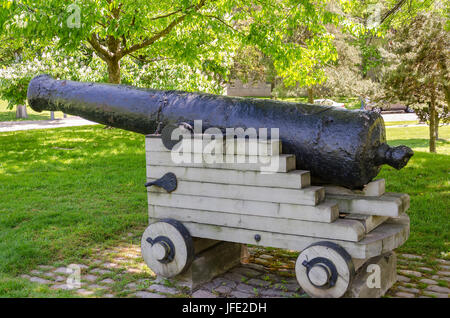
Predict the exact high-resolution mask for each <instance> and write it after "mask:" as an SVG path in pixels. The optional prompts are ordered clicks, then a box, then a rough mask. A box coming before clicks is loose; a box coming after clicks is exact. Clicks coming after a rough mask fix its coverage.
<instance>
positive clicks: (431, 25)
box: [385, 2, 450, 152]
mask: <svg viewBox="0 0 450 318" xmlns="http://www.w3.org/2000/svg"><path fill="white" fill-rule="evenodd" d="M448 8H449V5H448V3H447V7H444V6H443V5H442V3H440V2H436V3H435V6H434V7H433V9H432V10H430V11H424V12H421V13H420V14H418V15H417V16H416V17H415V18H414V19H413V21H412V22H411V23H410V24H408V25H405V26H404V27H403V28H402V29H400V30H398V31H397V32H396V34H395V35H393V37H392V41H391V50H390V51H391V53H393V57H392V58H391V60H393V61H394V63H393V67H391V69H390V70H389V71H388V72H387V75H386V81H385V86H386V90H387V97H389V98H390V99H391V100H395V99H397V100H400V101H402V102H404V103H406V104H407V105H411V106H413V107H414V108H415V109H416V110H417V111H416V112H417V113H418V114H419V115H420V116H421V117H422V119H424V120H427V122H428V123H429V127H430V143H429V144H430V146H429V148H430V152H436V139H437V137H438V129H439V121H440V120H442V121H444V122H446V121H448V119H449V112H448V111H449V103H450V86H449V85H450V75H449V72H448V69H449V64H450V33H449V29H448V24H447V23H448V19H447V17H446V14H448V12H449V11H448Z"/></svg>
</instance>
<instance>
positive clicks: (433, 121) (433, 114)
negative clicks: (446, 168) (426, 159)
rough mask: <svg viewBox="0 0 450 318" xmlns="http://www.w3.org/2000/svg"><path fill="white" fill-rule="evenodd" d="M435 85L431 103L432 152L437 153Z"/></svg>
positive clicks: (432, 89) (432, 90)
mask: <svg viewBox="0 0 450 318" xmlns="http://www.w3.org/2000/svg"><path fill="white" fill-rule="evenodd" d="M434 90H435V88H434V85H433V86H432V88H431V102H430V114H429V115H430V127H429V128H430V152H436V131H437V128H436V104H435V103H436V95H435V91H434Z"/></svg>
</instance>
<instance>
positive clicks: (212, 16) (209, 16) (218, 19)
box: [203, 14, 239, 33]
mask: <svg viewBox="0 0 450 318" xmlns="http://www.w3.org/2000/svg"><path fill="white" fill-rule="evenodd" d="M203 16H204V17H208V18H212V19H216V20H217V21H219V22H220V23H222V24H224V25H225V26H227V27H228V28H230V29H231V30H233V31H234V32H238V33H239V31H238V30H236V29H235V28H234V27H233V26H231V25H229V24H228V23H226V22H225V21H224V20H223V19H221V18H219V17H216V16H215V15H209V14H203Z"/></svg>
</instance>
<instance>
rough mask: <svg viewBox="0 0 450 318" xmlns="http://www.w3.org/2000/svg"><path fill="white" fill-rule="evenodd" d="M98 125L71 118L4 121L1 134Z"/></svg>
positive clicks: (1, 123)
mask: <svg viewBox="0 0 450 318" xmlns="http://www.w3.org/2000/svg"><path fill="white" fill-rule="evenodd" d="M96 124H97V123H95V122H92V121H89V120H86V119H83V118H80V117H70V118H63V119H55V120H23V121H2V122H0V132H6V131H19V130H30V129H45V128H59V127H72V126H85V125H96Z"/></svg>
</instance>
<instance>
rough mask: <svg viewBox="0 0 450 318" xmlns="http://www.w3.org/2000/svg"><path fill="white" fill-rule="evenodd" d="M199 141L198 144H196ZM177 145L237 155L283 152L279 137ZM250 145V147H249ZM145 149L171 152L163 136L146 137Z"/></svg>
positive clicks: (212, 140) (189, 148)
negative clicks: (163, 141)
mask: <svg viewBox="0 0 450 318" xmlns="http://www.w3.org/2000/svg"><path fill="white" fill-rule="evenodd" d="M195 143H197V144H195ZM175 147H176V148H177V147H184V148H183V151H186V152H192V153H203V152H205V151H208V152H212V153H228V154H235V155H251V154H252V155H257V154H259V155H262V156H278V155H280V154H281V153H282V151H281V141H280V140H278V139H267V140H264V139H256V140H255V139H252V140H249V139H241V138H240V139H225V138H224V139H223V140H222V142H221V143H220V144H219V140H217V141H216V140H215V139H214V138H212V139H205V138H204V139H191V140H186V139H183V140H182V141H181V142H180V143H179V144H177V145H175ZM249 147H250V148H249ZM145 149H146V151H147V152H169V151H170V150H169V149H167V148H166V147H165V146H164V144H163V143H162V140H161V138H155V137H149V136H147V138H145Z"/></svg>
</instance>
